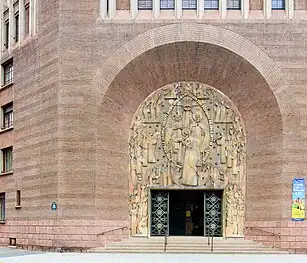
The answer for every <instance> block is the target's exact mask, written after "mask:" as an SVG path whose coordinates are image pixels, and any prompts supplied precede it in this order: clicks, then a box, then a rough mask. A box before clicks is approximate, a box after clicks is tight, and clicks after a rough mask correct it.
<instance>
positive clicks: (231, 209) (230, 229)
mask: <svg viewBox="0 0 307 263" xmlns="http://www.w3.org/2000/svg"><path fill="white" fill-rule="evenodd" d="M225 197H226V233H227V234H230V235H232V234H233V233H234V232H235V228H236V226H235V224H236V211H235V210H236V204H235V192H234V186H233V185H228V186H227V187H226V192H225Z"/></svg>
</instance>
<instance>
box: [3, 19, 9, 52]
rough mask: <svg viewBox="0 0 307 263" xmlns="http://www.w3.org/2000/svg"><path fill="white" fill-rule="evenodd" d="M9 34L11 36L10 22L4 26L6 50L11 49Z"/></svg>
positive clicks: (6, 22) (7, 21)
mask: <svg viewBox="0 0 307 263" xmlns="http://www.w3.org/2000/svg"><path fill="white" fill-rule="evenodd" d="M9 34H10V23H9V20H6V21H5V24H4V47H5V48H6V49H8V48H9V39H10V35H9Z"/></svg>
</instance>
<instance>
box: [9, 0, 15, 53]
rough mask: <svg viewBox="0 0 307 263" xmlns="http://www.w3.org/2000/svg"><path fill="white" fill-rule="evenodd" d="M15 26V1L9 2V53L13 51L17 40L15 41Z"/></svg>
mask: <svg viewBox="0 0 307 263" xmlns="http://www.w3.org/2000/svg"><path fill="white" fill-rule="evenodd" d="M14 26H15V19H14V7H13V0H9V47H8V49H9V52H10V51H11V50H12V48H13V46H14V44H15V40H14V31H15V30H14V29H15V28H14Z"/></svg>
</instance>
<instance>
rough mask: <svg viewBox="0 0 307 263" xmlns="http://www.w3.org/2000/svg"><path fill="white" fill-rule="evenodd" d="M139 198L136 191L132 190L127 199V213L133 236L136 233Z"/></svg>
mask: <svg viewBox="0 0 307 263" xmlns="http://www.w3.org/2000/svg"><path fill="white" fill-rule="evenodd" d="M139 205H140V198H139V194H138V190H134V191H133V193H132V194H131V195H130V197H129V211H130V217H131V234H132V235H135V234H137V233H138V230H137V226H138V222H139V216H140V206H139Z"/></svg>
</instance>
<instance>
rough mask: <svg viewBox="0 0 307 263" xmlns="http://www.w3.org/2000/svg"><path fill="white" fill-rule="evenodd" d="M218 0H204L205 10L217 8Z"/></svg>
mask: <svg viewBox="0 0 307 263" xmlns="http://www.w3.org/2000/svg"><path fill="white" fill-rule="evenodd" d="M218 9H219V0H205V10H218Z"/></svg>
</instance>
